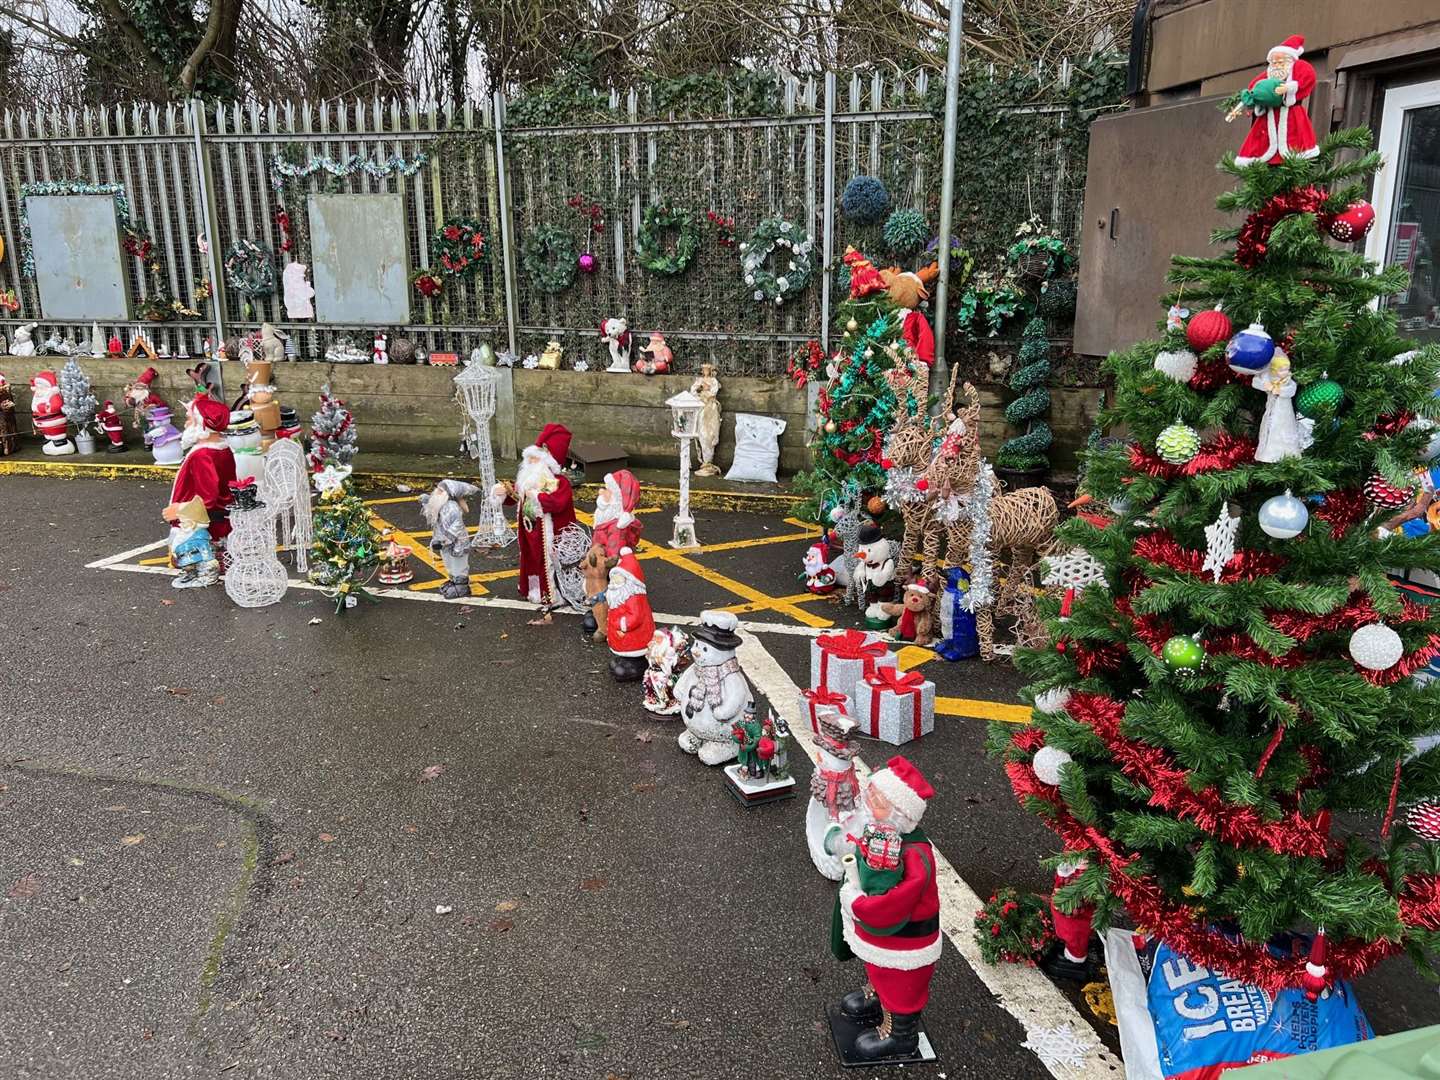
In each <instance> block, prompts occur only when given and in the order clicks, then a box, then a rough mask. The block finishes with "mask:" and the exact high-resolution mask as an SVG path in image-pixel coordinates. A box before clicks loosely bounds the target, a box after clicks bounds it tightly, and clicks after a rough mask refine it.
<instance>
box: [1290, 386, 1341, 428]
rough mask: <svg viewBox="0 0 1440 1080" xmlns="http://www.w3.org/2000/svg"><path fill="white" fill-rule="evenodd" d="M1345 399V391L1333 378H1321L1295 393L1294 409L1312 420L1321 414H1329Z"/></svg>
mask: <svg viewBox="0 0 1440 1080" xmlns="http://www.w3.org/2000/svg"><path fill="white" fill-rule="evenodd" d="M1344 400H1345V391H1344V390H1343V389H1342V388H1341V386H1340V384H1339V383H1337V382H1336V381H1335V380H1334V379H1321V380H1320V381H1319V382H1313V383H1311V384H1310V385H1309V386H1307V387H1305V388H1303V389H1302V390H1301V391H1300V392H1299V393H1298V394H1296V395H1295V411H1296V412H1298V413H1299V414H1300V415H1301V416H1308V417H1310V418H1311V419H1312V420H1313V419H1314V418H1315V417H1317V416H1321V415H1331V414H1333V413H1334V412H1335V410H1336V409H1338V408H1340V403H1341V402H1342V401H1344Z"/></svg>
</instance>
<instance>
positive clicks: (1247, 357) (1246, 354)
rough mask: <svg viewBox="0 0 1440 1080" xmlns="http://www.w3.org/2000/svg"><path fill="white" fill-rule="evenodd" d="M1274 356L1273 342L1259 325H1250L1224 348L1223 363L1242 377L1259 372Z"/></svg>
mask: <svg viewBox="0 0 1440 1080" xmlns="http://www.w3.org/2000/svg"><path fill="white" fill-rule="evenodd" d="M1274 355H1275V341H1274V339H1273V338H1271V337H1270V335H1269V334H1267V333H1266V332H1265V327H1263V326H1261V325H1260V324H1259V323H1251V324H1250V325H1249V326H1247V327H1246V328H1245V329H1244V330H1241V331H1240V332H1239V333H1238V334H1236V335H1235V336H1234V337H1232V338H1231V339H1230V343H1229V344H1228V345H1226V346H1225V362H1226V363H1227V364H1229V365H1230V370H1232V371H1238V372H1240V374H1242V375H1253V374H1254V373H1255V372H1257V371H1260V370H1261V369H1262V368H1264V367H1265V366H1266V365H1267V364H1269V363H1270V358H1271V357H1272V356H1274Z"/></svg>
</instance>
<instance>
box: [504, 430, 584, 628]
mask: <svg viewBox="0 0 1440 1080" xmlns="http://www.w3.org/2000/svg"><path fill="white" fill-rule="evenodd" d="M569 453H570V431H569V429H568V428H566V427H565V426H564V425H563V424H546V425H545V427H544V428H543V429H542V430H541V432H540V434H539V435H537V436H536V437H535V444H534V445H533V446H527V447H525V449H524V450H523V451H522V452H521V454H520V468H519V469H517V470H516V472H515V482H514V483H513V484H512V483H511V482H510V481H508V480H502V481H501V482H500V483H498V484H496V485H495V487H494V488H493V489H492V490H491V493H490V494H491V497H492V498H493V499H496V500H497V501H503V502H504V503H505V505H507V506H510V505H516V506H517V510H516V512H515V516H516V518H517V520H518V522H519V529H518V536H519V542H520V596H521V597H522V598H523V599H526V600H529V601H530V602H531V603H532V604H538V605H540V606H541V607H543V608H545V609H546V614H545V617H544V619H542V621H548V619H549V609H550V608H551V607H553V606H555V604H556V603H558V602H559V597H560V594H559V591H558V590H557V589H556V587H555V570H556V566H555V538H556V537H557V536H559V535H560V532H561V530H563V529H564V528H565V527H566V526H567V525H573V524H574V523H575V495H574V492H572V491H571V489H570V480H569V479H568V478H567V477H566V476H565V473H564V467H565V458H566V456H567V455H568V454H569Z"/></svg>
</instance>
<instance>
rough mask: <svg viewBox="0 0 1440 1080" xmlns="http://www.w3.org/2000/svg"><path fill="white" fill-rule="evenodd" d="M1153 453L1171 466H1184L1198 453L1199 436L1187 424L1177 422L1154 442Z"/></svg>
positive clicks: (1161, 433)
mask: <svg viewBox="0 0 1440 1080" xmlns="http://www.w3.org/2000/svg"><path fill="white" fill-rule="evenodd" d="M1155 452H1156V453H1157V454H1159V455H1160V456H1161V457H1162V458H1163V459H1165V460H1166V461H1168V462H1169V463H1170V464H1171V465H1184V464H1185V462H1187V461H1189V460H1190V459H1191V458H1193V457H1194V456H1195V455H1196V454H1197V453H1199V452H1200V436H1199V435H1197V434H1195V429H1194V428H1192V427H1191V426H1190V425H1189V424H1182V423H1180V422H1179V421H1178V420H1177V421H1176V422H1175V423H1173V424H1171V425H1170V426H1169V427H1167V428H1166V429H1165V430H1164V431H1162V432H1160V435H1159V436H1158V437H1157V438H1156V440H1155Z"/></svg>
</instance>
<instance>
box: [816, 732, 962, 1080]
mask: <svg viewBox="0 0 1440 1080" xmlns="http://www.w3.org/2000/svg"><path fill="white" fill-rule="evenodd" d="M934 795H935V789H934V788H932V787H931V786H930V784H929V783H928V782H927V781H926V779H925V777H924V776H922V775H921V773H920V770H919V769H917V768H916V767H915V766H914V765H912V764H911V763H910V761H909V760H908V759H906V758H904V757H901V756H899V755H896V756H895V757H892V758H891V759H890V760H889V761H888V762H887V763H886V767H885V768H883V769H880V770H878V771H877V772H875V773H873V774H871V776H870V781H869V783H868V784H867V785H866V787H865V793H864V800H865V809H866V811H867V812H868V813H869V816H870V819H871V820H872V821H873V822H874V823H875V824H876V825H877V826H881V827H887V828H888V829H889V830H893V831H894V832H895V833H898V834H899V837H900V852H899V865H898V870H899V876H898V880H897V879H896V875H895V874H894V873H893V872H891V873H886V874H881V875H873V876H872V875H868V874H866V873H864V872H862V871H860V869H859V867H858V865H856V860H855V857H854V856H847V862H846V867H847V868H846V877H845V882H844V884H842V885H841V886H840V897H839V904H838V906H837V911H836V916H837V919H838V921H839V930H840V931H841V935H842V936H843V941H844V944H845V946H847V947H848V949H849V951H850V952H851V953H852V954H853V955H855V956H858V957H859V958H860V959H861V960H862V961H864V963H865V975H866V977H867V979H868V985H867V986H865V987H864V988H862V989H860V990H856V991H854V992H852V993H849V994H847V995H845V997H844V999H842V1000H841V1002H840V1005H839V1007H838V1010H837V1012H838V1014H839V1016H838V1017H837V1018H836V1019H837V1022H838V1021H845V1022H846V1024H845V1027H846V1029H847V1030H853V1027H857V1026H858V1027H862V1028H865V1029H867V1030H864V1031H861V1032H860V1034H859V1035H858V1036H856V1038H855V1041H854V1045H853V1047H852V1048H851V1049H850V1050H849V1052H848V1053H847V1054H845V1055H844V1057H845V1061H846V1063H847V1064H851V1063H859V1062H876V1063H879V1062H896V1061H915V1060H920V1057H919V1056H918V1055H920V1053H921V1047H920V1032H921V1024H920V1014H921V1012H922V1010H923V1009H924V1008H925V1006H926V1004H927V1003H928V1002H929V1000H930V978H931V976H932V975H933V974H934V973H935V961H936V960H938V959H939V958H940V886H939V882H938V880H937V878H936V872H935V851H934V849H933V848H932V847H931V846H930V841H929V840H928V839H927V838H926V836H925V834H924V833H923V832H921V831H920V819H921V818H922V817H923V816H924V814H925V808H926V806H927V805H928V804H929V801H930V800H931V799H932V798H933V797H934ZM834 936H835V935H833V933H832V940H833V938H834ZM836 1031H837V1033H838V1031H839V1028H838V1027H837V1028H836ZM837 1042H838V1034H837Z"/></svg>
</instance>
